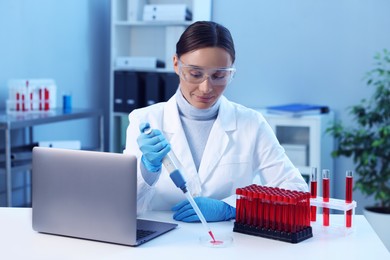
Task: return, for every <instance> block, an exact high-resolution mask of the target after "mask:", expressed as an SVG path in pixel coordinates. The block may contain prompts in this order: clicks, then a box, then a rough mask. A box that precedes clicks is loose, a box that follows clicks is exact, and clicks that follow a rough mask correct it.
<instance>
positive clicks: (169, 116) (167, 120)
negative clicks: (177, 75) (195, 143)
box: [163, 96, 200, 193]
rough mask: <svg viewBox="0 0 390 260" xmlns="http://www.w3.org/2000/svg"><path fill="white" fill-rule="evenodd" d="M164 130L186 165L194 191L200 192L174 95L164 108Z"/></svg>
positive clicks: (176, 152) (174, 149)
mask: <svg viewBox="0 0 390 260" xmlns="http://www.w3.org/2000/svg"><path fill="white" fill-rule="evenodd" d="M163 118H164V119H163V120H164V121H163V132H164V135H165V136H166V138H167V139H168V141H169V142H170V144H171V148H172V151H174V153H175V155H176V157H177V158H178V160H179V161H180V163H181V164H182V166H183V167H184V169H185V171H184V172H182V174H183V175H184V177H185V179H186V180H187V183H188V185H189V186H190V187H189V188H190V190H191V192H192V193H200V183H199V176H198V173H197V171H196V167H195V163H194V160H193V159H192V154H191V150H190V148H189V147H188V142H187V139H186V136H185V133H184V130H183V127H182V125H181V122H180V117H179V111H178V109H177V104H176V99H175V96H173V97H172V98H171V99H170V100H169V101H168V102H167V104H166V106H165V108H164V116H163Z"/></svg>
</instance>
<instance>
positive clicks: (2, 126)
mask: <svg viewBox="0 0 390 260" xmlns="http://www.w3.org/2000/svg"><path fill="white" fill-rule="evenodd" d="M88 118H98V120H97V122H98V128H97V129H98V139H99V140H98V147H96V148H90V149H93V150H100V151H103V146H104V117H103V113H102V111H101V110H99V109H93V110H92V109H81V108H72V109H71V110H70V111H64V110H63V109H62V108H58V109H53V110H49V111H45V112H39V113H29V112H25V113H24V112H20V113H14V114H7V113H6V112H5V111H2V112H0V130H3V132H4V157H5V158H4V162H3V163H2V164H1V165H0V173H1V174H3V173H5V178H6V197H7V206H8V207H11V206H12V172H15V171H22V170H30V169H31V160H25V161H21V162H19V163H15V164H14V163H12V158H11V156H12V147H11V143H12V139H11V131H12V130H14V129H24V130H25V132H26V136H27V140H25V143H26V145H29V144H32V143H33V130H34V129H33V128H34V126H38V125H44V124H51V123H58V122H65V121H70V120H77V119H88Z"/></svg>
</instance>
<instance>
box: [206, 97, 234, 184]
mask: <svg viewBox="0 0 390 260" xmlns="http://www.w3.org/2000/svg"><path fill="white" fill-rule="evenodd" d="M236 125H237V124H236V114H235V112H234V108H233V107H232V105H231V104H230V103H229V101H228V100H227V99H226V98H225V97H224V96H222V97H221V104H220V107H219V112H218V117H217V119H216V120H215V123H214V125H213V127H212V129H211V132H210V135H209V138H208V140H207V144H206V148H205V150H204V152H203V156H202V162H201V164H200V167H199V177H200V181H201V182H202V183H203V182H204V181H206V180H207V178H208V177H209V175H210V174H211V173H212V172H213V170H214V168H215V167H216V165H217V164H218V163H219V161H220V160H221V158H222V156H223V155H224V154H225V151H226V149H227V148H228V145H229V136H228V132H229V131H234V130H235V129H236Z"/></svg>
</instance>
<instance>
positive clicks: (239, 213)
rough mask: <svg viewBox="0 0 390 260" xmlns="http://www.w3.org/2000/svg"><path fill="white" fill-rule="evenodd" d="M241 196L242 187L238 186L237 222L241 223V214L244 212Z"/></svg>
mask: <svg viewBox="0 0 390 260" xmlns="http://www.w3.org/2000/svg"><path fill="white" fill-rule="evenodd" d="M241 197H242V193H241V189H240V188H237V189H236V222H237V223H241V214H242V213H241V210H242V208H241V207H242V206H241Z"/></svg>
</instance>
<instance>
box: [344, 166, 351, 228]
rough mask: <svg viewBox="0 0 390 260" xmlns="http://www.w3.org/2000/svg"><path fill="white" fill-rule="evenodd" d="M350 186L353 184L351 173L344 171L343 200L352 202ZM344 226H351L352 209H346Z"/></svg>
mask: <svg viewBox="0 0 390 260" xmlns="http://www.w3.org/2000/svg"><path fill="white" fill-rule="evenodd" d="M352 186H353V173H352V171H346V173H345V202H346V203H352ZM345 226H346V227H347V228H350V227H352V209H350V210H348V211H347V214H346V222H345Z"/></svg>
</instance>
